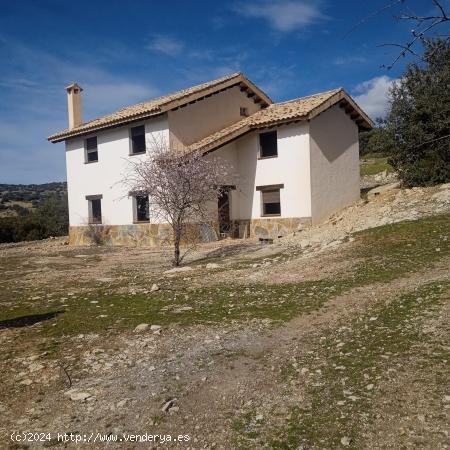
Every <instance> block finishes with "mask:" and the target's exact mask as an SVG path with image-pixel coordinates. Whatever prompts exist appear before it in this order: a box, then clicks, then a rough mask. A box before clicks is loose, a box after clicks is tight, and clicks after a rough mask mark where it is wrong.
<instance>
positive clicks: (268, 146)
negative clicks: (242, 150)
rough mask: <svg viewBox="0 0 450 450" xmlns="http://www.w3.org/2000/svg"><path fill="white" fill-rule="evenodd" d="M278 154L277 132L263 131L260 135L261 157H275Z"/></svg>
mask: <svg viewBox="0 0 450 450" xmlns="http://www.w3.org/2000/svg"><path fill="white" fill-rule="evenodd" d="M275 156H278V148H277V132H276V131H270V132H269V133H261V134H260V135H259V157H260V158H273V157H275Z"/></svg>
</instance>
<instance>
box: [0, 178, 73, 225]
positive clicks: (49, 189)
mask: <svg viewBox="0 0 450 450" xmlns="http://www.w3.org/2000/svg"><path fill="white" fill-rule="evenodd" d="M66 196H67V183H66V182H54V183H44V184H0V217H5V216H18V215H23V214H26V213H28V212H29V211H30V210H33V209H35V208H38V207H39V206H40V205H42V204H43V203H44V202H45V201H46V200H49V199H55V200H60V199H63V198H65V197H66Z"/></svg>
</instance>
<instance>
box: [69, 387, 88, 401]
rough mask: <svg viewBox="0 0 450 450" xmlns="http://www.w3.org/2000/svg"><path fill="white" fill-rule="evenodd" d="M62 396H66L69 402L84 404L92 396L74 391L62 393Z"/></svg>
mask: <svg viewBox="0 0 450 450" xmlns="http://www.w3.org/2000/svg"><path fill="white" fill-rule="evenodd" d="M64 395H67V396H68V397H69V398H70V400H72V401H74V402H78V401H81V402H85V401H86V400H88V399H90V398H91V397H92V394H89V392H80V391H76V390H74V389H71V390H70V391H67V392H65V393H64Z"/></svg>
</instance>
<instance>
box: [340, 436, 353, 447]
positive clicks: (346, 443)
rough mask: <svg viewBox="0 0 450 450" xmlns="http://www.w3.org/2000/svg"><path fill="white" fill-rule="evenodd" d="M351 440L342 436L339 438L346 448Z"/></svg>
mask: <svg viewBox="0 0 450 450" xmlns="http://www.w3.org/2000/svg"><path fill="white" fill-rule="evenodd" d="M350 442H351V439H350V438H349V437H347V436H344V437H342V438H341V444H342V445H343V446H345V447H348V446H349V445H350Z"/></svg>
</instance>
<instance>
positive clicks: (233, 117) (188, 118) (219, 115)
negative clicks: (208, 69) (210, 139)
mask: <svg viewBox="0 0 450 450" xmlns="http://www.w3.org/2000/svg"><path fill="white" fill-rule="evenodd" d="M241 106H242V107H246V108H248V112H249V114H253V113H255V112H256V111H259V109H260V107H259V105H258V104H256V103H255V102H254V101H253V100H252V99H251V98H248V97H247V95H246V94H245V92H241V90H240V88H239V87H238V86H235V87H233V88H230V89H227V90H226V91H223V92H219V93H218V94H215V95H212V96H211V97H208V98H205V99H203V100H201V101H199V102H196V103H192V104H191V105H187V106H185V107H184V108H180V109H177V110H176V111H169V112H168V118H169V128H170V135H171V139H172V141H173V142H175V143H179V142H181V143H182V144H184V145H190V144H192V143H193V142H196V141H198V140H200V139H202V138H204V137H206V136H208V135H210V134H211V133H214V132H215V131H218V130H221V129H222V128H225V127H227V126H228V125H231V124H233V123H236V122H237V121H239V120H241V119H242V117H241V116H240V107H241Z"/></svg>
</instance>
